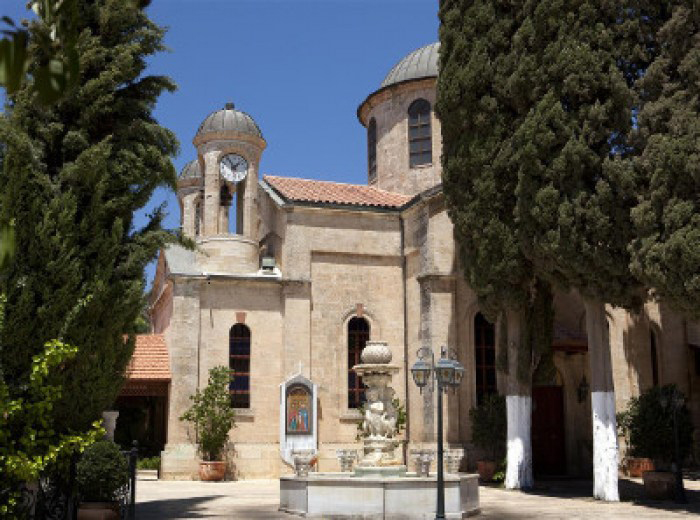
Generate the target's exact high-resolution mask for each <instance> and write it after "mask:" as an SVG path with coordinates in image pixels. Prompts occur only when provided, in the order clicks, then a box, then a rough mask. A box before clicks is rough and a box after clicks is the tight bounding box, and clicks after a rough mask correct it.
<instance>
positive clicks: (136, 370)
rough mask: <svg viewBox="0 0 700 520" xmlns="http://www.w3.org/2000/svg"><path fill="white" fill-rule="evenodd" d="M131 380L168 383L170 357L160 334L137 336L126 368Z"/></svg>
mask: <svg viewBox="0 0 700 520" xmlns="http://www.w3.org/2000/svg"><path fill="white" fill-rule="evenodd" d="M126 378H127V380H128V381H132V380H149V381H170V356H169V355H168V347H167V346H166V344H165V338H164V337H163V335H162V334H138V335H137V336H136V348H135V349H134V355H133V357H132V358H131V361H130V362H129V365H128V366H127V367H126Z"/></svg>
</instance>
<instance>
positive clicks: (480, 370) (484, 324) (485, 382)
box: [474, 313, 497, 404]
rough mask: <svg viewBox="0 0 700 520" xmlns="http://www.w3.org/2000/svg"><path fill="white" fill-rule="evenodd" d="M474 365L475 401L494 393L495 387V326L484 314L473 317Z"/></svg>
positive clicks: (478, 401)
mask: <svg viewBox="0 0 700 520" xmlns="http://www.w3.org/2000/svg"><path fill="white" fill-rule="evenodd" d="M474 357H475V359H474V366H475V367H476V401H477V403H478V404H481V403H482V402H483V400H484V397H485V396H487V395H489V394H495V393H496V392H497V388H496V328H495V327H494V325H493V323H490V322H489V321H488V320H487V319H486V318H484V315H483V314H481V313H478V314H477V315H476V316H475V317H474Z"/></svg>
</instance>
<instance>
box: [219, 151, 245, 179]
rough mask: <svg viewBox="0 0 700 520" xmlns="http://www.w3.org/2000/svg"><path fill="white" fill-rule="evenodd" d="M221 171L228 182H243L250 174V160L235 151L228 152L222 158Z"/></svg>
mask: <svg viewBox="0 0 700 520" xmlns="http://www.w3.org/2000/svg"><path fill="white" fill-rule="evenodd" d="M219 171H220V172H221V176H222V177H223V178H224V179H226V180H227V181H228V182H241V181H242V180H243V179H245V176H246V175H247V174H248V161H246V160H245V159H244V158H243V157H241V156H240V155H237V154H235V153H231V154H228V155H226V156H224V158H223V159H221V162H220V163H219Z"/></svg>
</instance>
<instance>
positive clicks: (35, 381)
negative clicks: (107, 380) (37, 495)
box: [0, 341, 104, 518]
mask: <svg viewBox="0 0 700 520" xmlns="http://www.w3.org/2000/svg"><path fill="white" fill-rule="evenodd" d="M77 353H78V349H77V348H76V347H72V346H70V345H66V344H64V343H61V342H59V341H50V342H47V343H46V345H45V347H44V351H43V352H42V353H41V354H37V355H35V356H34V357H33V359H32V366H31V375H30V376H29V381H28V384H27V385H26V387H25V388H23V389H22V392H21V393H20V394H19V395H11V393H10V388H9V386H8V384H7V382H6V381H5V380H4V379H2V378H0V481H1V482H2V483H3V486H2V487H3V491H4V490H5V489H10V490H12V489H14V488H15V486H17V485H19V484H20V483H22V482H31V481H35V480H37V479H38V478H39V475H40V474H42V473H43V472H44V471H45V470H46V469H47V468H48V467H49V466H52V465H56V464H58V463H60V462H61V461H62V460H65V459H66V458H67V457H68V456H69V455H70V454H71V453H73V452H75V451H82V450H83V449H84V448H85V447H86V446H88V445H89V444H91V443H93V442H95V440H96V439H97V438H99V437H100V436H101V435H103V434H104V430H103V429H102V428H101V426H100V423H99V422H95V423H94V424H93V425H92V427H91V428H90V429H89V430H88V431H87V432H85V433H82V434H61V433H59V432H56V431H55V430H54V428H53V425H52V424H51V421H50V417H51V412H52V410H53V407H54V405H55V403H56V402H57V400H58V399H60V398H61V393H62V390H63V389H62V387H61V385H60V384H58V383H57V379H58V378H57V373H60V372H62V371H64V370H65V367H66V363H68V362H70V361H71V360H72V359H74V358H75V356H76V355H77ZM19 501H20V495H19V493H16V492H13V491H10V492H9V494H0V518H18V517H19V514H20V513H19V509H18V507H19V506H20V502H19Z"/></svg>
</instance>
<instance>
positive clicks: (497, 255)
mask: <svg viewBox="0 0 700 520" xmlns="http://www.w3.org/2000/svg"><path fill="white" fill-rule="evenodd" d="M440 19H441V22H442V24H441V27H440V40H441V48H440V74H439V77H438V101H437V105H436V108H437V112H438V114H439V116H440V120H441V123H442V137H443V157H442V161H443V189H444V192H445V195H446V199H447V205H448V212H449V215H450V218H451V220H452V222H453V224H454V230H455V238H456V241H457V244H458V247H459V250H460V258H461V260H462V263H463V268H464V272H465V276H466V279H467V282H468V283H469V285H470V286H471V288H472V289H473V290H474V291H475V292H476V294H477V296H478V298H479V301H480V303H481V306H482V308H483V309H484V311H485V312H486V313H487V315H489V316H490V317H491V319H494V318H495V317H496V316H497V315H499V314H500V315H501V326H500V328H499V330H500V331H501V332H500V339H499V346H500V347H499V348H500V352H499V363H498V364H499V368H500V369H501V370H503V371H506V372H507V373H508V378H507V380H508V384H507V390H506V393H507V399H506V406H507V413H508V456H507V468H506V487H508V488H527V487H531V486H532V484H533V479H532V449H531V442H530V417H531V385H532V374H533V371H534V370H535V368H536V367H537V365H538V363H539V362H540V360H542V359H543V358H544V359H547V358H548V355H547V354H548V352H549V353H551V344H552V329H553V323H552V318H553V308H552V292H551V287H550V284H549V283H547V282H546V281H544V280H543V279H540V278H538V277H537V276H536V272H535V266H534V265H533V263H532V262H531V261H530V260H529V259H528V258H527V257H526V256H525V255H524V252H523V248H522V245H521V243H520V235H519V224H518V222H517V220H516V218H515V210H516V205H517V196H516V187H517V184H518V176H517V169H516V168H514V157H513V153H512V149H513V139H514V130H515V129H517V128H518V125H519V123H520V122H521V121H522V120H523V118H524V117H525V115H526V114H527V109H528V108H529V106H530V103H529V96H530V92H529V90H528V86H527V85H525V84H523V85H516V84H513V83H512V81H511V78H512V77H513V74H514V72H515V71H516V70H517V69H518V67H519V66H521V64H520V63H519V59H520V58H521V57H520V56H518V54H516V53H515V52H514V49H513V47H512V45H511V42H512V40H513V38H515V37H517V34H518V32H519V31H520V30H521V24H522V22H523V20H522V12H521V11H520V10H518V9H515V8H514V7H513V5H512V3H511V2H509V1H485V0H484V1H461V0H456V1H451V2H449V1H448V2H443V3H442V5H441V9H440ZM538 324H539V325H541V327H540V328H537V325H538ZM550 360H551V359H550Z"/></svg>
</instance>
